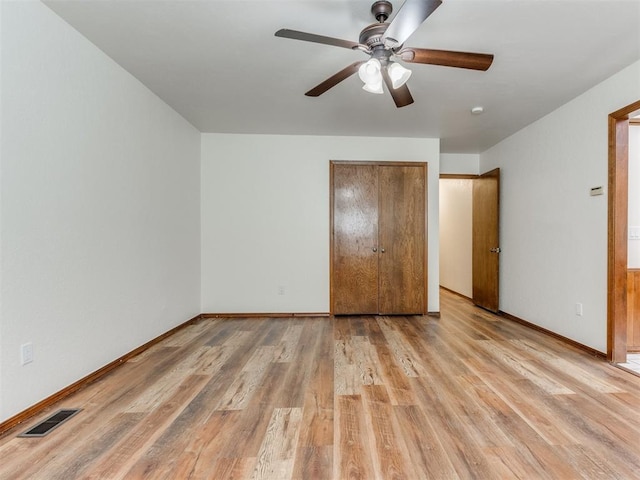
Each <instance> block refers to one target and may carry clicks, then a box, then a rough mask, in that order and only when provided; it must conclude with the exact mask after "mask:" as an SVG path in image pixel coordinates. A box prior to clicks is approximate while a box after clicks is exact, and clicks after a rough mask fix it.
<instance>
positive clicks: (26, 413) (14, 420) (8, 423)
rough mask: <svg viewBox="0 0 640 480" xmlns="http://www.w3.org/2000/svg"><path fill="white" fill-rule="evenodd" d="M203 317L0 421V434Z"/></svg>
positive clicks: (194, 318)
mask: <svg viewBox="0 0 640 480" xmlns="http://www.w3.org/2000/svg"><path fill="white" fill-rule="evenodd" d="M201 318H202V316H201V315H196V316H195V317H193V318H192V319H190V320H187V321H186V322H184V323H181V324H180V325H178V326H177V327H174V328H172V329H171V330H169V331H167V332H165V333H163V334H161V335H159V336H157V337H155V338H154V339H152V340H150V341H148V342H147V343H145V344H144V345H140V346H139V347H138V348H136V349H134V350H131V351H130V352H129V353H125V354H124V355H123V356H121V357H120V358H117V359H116V360H114V361H113V362H111V363H108V364H107V365H105V366H104V367H102V368H100V369H98V370H96V371H95V372H93V373H90V374H89V375H87V376H86V377H83V378H81V379H80V380H78V381H77V382H74V383H72V384H71V385H69V386H68V387H65V388H63V389H62V390H60V391H58V392H56V393H54V394H53V395H50V396H49V397H47V398H45V399H43V400H41V401H40V402H38V403H36V404H34V405H32V406H30V407H29V408H27V409H26V410H23V411H22V412H20V413H18V414H16V415H14V416H13V417H10V418H8V419H7V420H5V421H4V422H1V423H0V435H3V434H4V433H5V432H7V431H8V430H11V429H12V428H14V427H15V426H17V425H19V424H21V423H23V422H24V421H26V420H28V419H30V418H32V417H34V416H36V415H38V414H39V413H41V412H43V411H44V410H46V409H47V408H49V407H50V406H51V405H53V404H54V403H56V402H58V401H59V400H62V399H63V398H66V397H68V396H69V395H71V394H72V393H75V392H77V391H78V390H81V389H82V388H84V387H86V386H87V385H89V384H90V383H93V382H95V381H96V380H98V379H99V378H101V377H104V376H105V375H106V374H108V373H109V372H111V371H112V370H114V369H115V368H117V367H119V366H120V365H122V364H123V363H125V362H126V361H127V360H130V359H131V358H133V357H135V356H136V355H140V354H141V353H142V352H144V351H145V350H148V349H149V348H151V347H152V346H154V345H155V344H157V343H159V342H161V341H162V340H164V339H165V338H167V337H170V336H171V335H173V334H174V333H176V332H178V331H179V330H182V329H183V328H185V327H188V326H189V325H192V324H194V323H196V322H197V321H198V320H200V319H201Z"/></svg>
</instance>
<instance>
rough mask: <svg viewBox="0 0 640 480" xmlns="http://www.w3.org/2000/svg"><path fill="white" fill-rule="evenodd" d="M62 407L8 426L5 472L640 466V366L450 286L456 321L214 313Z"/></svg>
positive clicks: (584, 475) (447, 303) (532, 470)
mask: <svg viewBox="0 0 640 480" xmlns="http://www.w3.org/2000/svg"><path fill="white" fill-rule="evenodd" d="M62 407H65V408H82V409H83V410H82V412H80V413H79V414H78V415H76V416H75V417H74V418H72V419H71V420H69V422H67V423H66V424H64V425H62V426H61V427H60V428H58V429H56V430H54V431H52V432H51V433H50V434H49V435H48V436H46V437H44V438H40V439H32V438H16V436H15V435H16V434H17V433H20V432H22V431H24V430H26V429H27V428H28V427H29V426H31V425H32V424H34V423H36V421H38V420H40V419H35V420H34V421H33V422H29V424H28V425H23V426H22V427H21V428H20V429H19V430H14V431H13V432H9V433H8V434H7V435H5V436H4V437H2V438H0V478H1V479H12V480H13V479H23V478H24V479H26V478H28V479H47V480H53V479H65V480H69V479H75V478H83V479H85V478H86V479H118V478H126V479H187V478H192V479H225V480H227V479H240V478H246V479H260V478H263V479H284V478H287V479H288V478H293V479H304V480H306V479H342V478H349V479H358V478H360V479H385V480H386V479H401V478H407V479H482V480H485V479H510V478H521V479H574V478H575V479H596V478H598V479H615V478H620V479H634V478H636V479H637V478H640V377H637V376H634V375H632V374H629V373H627V372H624V371H622V370H620V369H618V368H615V367H614V366H612V365H609V364H607V363H606V362H604V361H603V360H601V359H598V358H594V357H591V356H589V355H588V354H586V353H584V352H581V351H579V350H577V349H574V348H573V347H570V346H567V345H566V344H563V343H561V342H560V341H558V340H556V339H554V338H551V337H549V336H545V335H544V334H542V333H539V332H536V331H534V330H531V329H528V328H526V327H524V326H522V325H520V324H517V323H514V322H511V321H509V320H505V319H502V318H500V317H496V316H494V315H492V314H490V313H488V312H485V311H483V310H479V309H477V308H475V307H473V306H472V305H471V304H470V303H468V302H467V301H466V300H464V299H462V298H460V297H457V296H455V295H452V294H450V293H448V292H445V291H443V292H442V315H441V318H439V319H436V318H431V317H371V316H367V317H338V318H335V319H333V318H283V319H211V320H202V321H200V322H199V323H197V324H195V325H192V326H190V327H188V328H186V329H184V330H182V331H180V332H179V333H177V334H176V335H174V336H172V337H170V338H168V339H166V340H164V341H163V342H162V343H160V344H158V345H156V346H154V347H152V348H151V349H149V350H147V351H146V352H145V353H143V354H142V355H140V356H138V357H135V358H133V359H131V360H130V361H128V362H126V364H124V365H123V366H122V367H120V368H118V369H116V370H115V371H113V372H112V373H111V374H109V375H108V376H107V377H104V378H103V379H101V380H99V381H97V382H96V383H94V384H92V385H90V386H88V387H87V388H85V389H84V390H82V391H80V392H78V393H76V394H74V395H73V396H72V397H69V398H67V399H65V400H64V402H63V403H62V404H61V405H59V406H56V408H55V409H57V408H62ZM46 416H47V415H46V414H43V415H42V416H41V418H45V417H46Z"/></svg>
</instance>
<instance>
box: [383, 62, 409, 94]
mask: <svg viewBox="0 0 640 480" xmlns="http://www.w3.org/2000/svg"><path fill="white" fill-rule="evenodd" d="M387 71H388V72H389V78H390V79H391V85H392V86H393V88H394V90H395V89H396V88H399V87H401V86H402V85H404V84H405V83H407V80H409V77H410V76H411V70H409V69H408V68H404V67H403V66H402V65H400V64H399V63H392V64H391V65H389V67H388V68H387Z"/></svg>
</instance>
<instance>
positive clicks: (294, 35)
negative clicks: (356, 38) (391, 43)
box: [275, 28, 360, 50]
mask: <svg viewBox="0 0 640 480" xmlns="http://www.w3.org/2000/svg"><path fill="white" fill-rule="evenodd" d="M275 35H276V37H282V38H291V39H293V40H302V41H304V42H313V43H322V44H324V45H333V46H334V47H343V48H349V49H351V50H353V49H355V48H358V46H359V45H360V44H359V43H356V42H350V41H349V40H342V39H340V38H333V37H325V36H324V35H316V34H314V33H306V32H299V31H298V30H289V29H288V28H282V29H280V30H278V31H277V32H276V33H275Z"/></svg>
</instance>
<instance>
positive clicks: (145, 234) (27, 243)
mask: <svg viewBox="0 0 640 480" xmlns="http://www.w3.org/2000/svg"><path fill="white" fill-rule="evenodd" d="M0 8H1V11H2V25H1V32H2V38H1V40H2V42H1V45H2V46H1V48H2V51H1V53H2V58H1V61H2V64H1V68H2V86H1V88H2V102H3V103H2V114H1V115H2V116H1V124H0V125H1V130H2V146H1V171H2V178H1V182H2V183H1V186H2V189H1V195H2V196H1V216H0V219H1V223H0V231H1V232H2V237H1V243H0V246H1V249H0V252H1V253H0V255H1V256H0V258H1V261H2V264H1V269H0V272H1V274H2V284H1V290H0V299H1V301H0V339H1V340H0V349H1V355H2V357H1V362H0V364H1V365H2V371H1V377H0V387H1V394H0V402H1V404H0V421H2V420H4V419H7V418H9V417H11V416H12V415H14V414H16V413H18V412H20V411H22V410H24V409H25V408H28V407H29V406H31V405H33V404H34V403H36V402H38V401H40V400H42V399H43V398H46V397H47V396H49V395H51V394H53V393H54V392H56V391H58V390H60V389H62V388H64V387H66V386H68V385H70V384H71V383H73V382H74V381H76V380H78V379H79V378H81V377H83V376H85V375H87V374H88V373H90V372H92V371H94V370H96V369H98V368H100V367H102V366H104V365H105V364H107V363H109V362H111V361H112V360H114V359H115V358H117V357H119V356H121V355H123V354H124V353H126V352H129V351H131V350H132V349H134V348H136V347H137V346H139V345H141V344H143V343H145V342H147V341H148V340H150V339H152V338H153V337H155V336H157V335H159V334H161V333H163V332H166V331H167V330H169V329H170V328H172V327H174V326H176V325H178V324H180V323H182V322H184V321H185V320H188V319H189V318H191V317H193V316H194V315H197V314H198V313H199V312H200V299H199V276H200V272H199V265H200V258H199V253H200V244H199V240H200V231H199V186H200V185H199V157H200V134H199V132H198V131H197V130H195V129H194V128H193V127H192V126H191V125H189V124H188V123H187V122H186V121H185V120H184V119H183V118H182V117H180V116H179V115H178V114H176V113H175V112H174V111H173V110H171V109H170V108H169V107H168V106H167V105H166V104H165V103H163V102H162V101H160V100H159V99H158V98H157V97H156V96H155V95H153V94H152V93H151V92H150V91H149V90H148V89H147V88H146V87H144V86H142V85H141V84H140V83H139V82H138V81H137V80H135V79H134V78H133V77H131V76H130V75H129V74H128V73H126V72H125V71H124V70H123V69H122V68H121V67H119V66H117V65H116V64H115V63H114V62H112V61H111V60H110V59H109V58H108V57H107V56H106V55H104V54H103V53H102V52H101V51H99V50H98V49H97V48H96V47H95V46H93V45H92V44H90V43H89V42H88V41H87V40H86V39H85V38H84V37H82V36H81V35H80V34H79V33H78V32H77V31H75V30H74V29H72V28H71V27H69V26H68V25H67V24H66V23H64V21H63V20H61V19H60V18H59V17H58V16H56V15H55V14H54V13H53V12H51V11H50V10H49V9H48V8H47V7H45V6H44V5H42V4H41V3H39V2H0ZM25 342H33V347H34V362H33V363H31V364H28V365H25V366H21V365H20V355H19V353H20V352H19V347H20V345H21V344H23V343H25Z"/></svg>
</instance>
